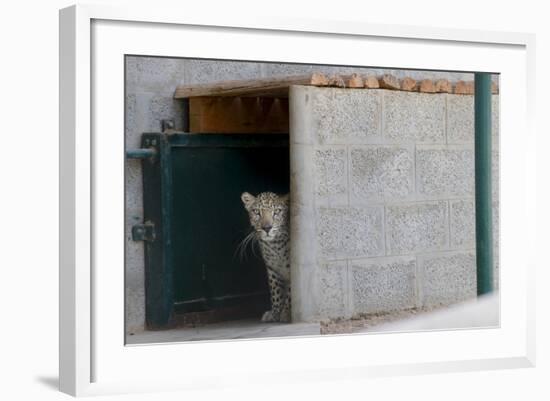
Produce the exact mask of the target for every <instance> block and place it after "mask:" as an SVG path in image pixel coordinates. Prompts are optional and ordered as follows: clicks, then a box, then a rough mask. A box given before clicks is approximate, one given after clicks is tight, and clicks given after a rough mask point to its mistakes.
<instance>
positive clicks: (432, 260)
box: [418, 252, 476, 306]
mask: <svg viewBox="0 0 550 401" xmlns="http://www.w3.org/2000/svg"><path fill="white" fill-rule="evenodd" d="M418 264H419V267H420V272H421V277H422V280H421V291H422V302H423V305H425V306H436V305H447V304H450V303H454V302H459V301H464V300H466V299H470V298H474V297H475V296H476V257H475V253H474V252H464V253H445V254H438V255H429V256H419V257H418Z"/></svg>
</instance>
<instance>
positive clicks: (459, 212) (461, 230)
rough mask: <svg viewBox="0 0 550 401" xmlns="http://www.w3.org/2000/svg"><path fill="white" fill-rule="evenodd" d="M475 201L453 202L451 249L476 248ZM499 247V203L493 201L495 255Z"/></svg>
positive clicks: (451, 205)
mask: <svg viewBox="0 0 550 401" xmlns="http://www.w3.org/2000/svg"><path fill="white" fill-rule="evenodd" d="M474 202H475V200H474V199H465V200H452V201H450V208H451V248H475V247H476V213H475V203H474ZM498 246H499V202H498V201H493V247H494V249H495V252H494V254H495V255H496V250H497V249H498Z"/></svg>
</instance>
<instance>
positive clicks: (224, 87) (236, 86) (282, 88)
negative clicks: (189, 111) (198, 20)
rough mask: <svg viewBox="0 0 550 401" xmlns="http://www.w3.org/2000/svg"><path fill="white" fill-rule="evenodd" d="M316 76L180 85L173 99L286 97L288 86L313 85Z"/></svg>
mask: <svg viewBox="0 0 550 401" xmlns="http://www.w3.org/2000/svg"><path fill="white" fill-rule="evenodd" d="M317 81H318V76H317V75H314V74H308V75H300V76H294V77H281V78H263V79H249V80H242V81H221V82H215V83H209V84H197V85H182V86H178V87H177V88H176V92H175V93H174V98H176V99H183V98H191V97H198V96H233V97H234V96H241V97H242V96H272V97H288V87H289V86H290V85H314V84H316V83H317Z"/></svg>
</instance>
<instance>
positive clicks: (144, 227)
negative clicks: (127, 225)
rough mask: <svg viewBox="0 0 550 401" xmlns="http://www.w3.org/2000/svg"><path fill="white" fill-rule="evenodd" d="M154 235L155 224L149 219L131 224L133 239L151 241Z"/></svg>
mask: <svg viewBox="0 0 550 401" xmlns="http://www.w3.org/2000/svg"><path fill="white" fill-rule="evenodd" d="M155 237H156V234H155V225H154V224H153V223H152V222H150V221H146V222H145V223H143V224H135V225H134V226H132V239H133V240H134V241H149V242H153V241H154V240H155Z"/></svg>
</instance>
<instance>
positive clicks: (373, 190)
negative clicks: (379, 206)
mask: <svg viewBox="0 0 550 401" xmlns="http://www.w3.org/2000/svg"><path fill="white" fill-rule="evenodd" d="M350 183H351V184H350V185H351V195H352V198H353V199H354V200H355V201H357V202H361V201H364V200H369V199H393V198H405V197H407V196H409V195H411V194H412V193H413V192H414V153H413V150H412V148H410V147H409V148H407V147H402V146H376V147H375V146H371V147H353V148H351V150H350Z"/></svg>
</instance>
